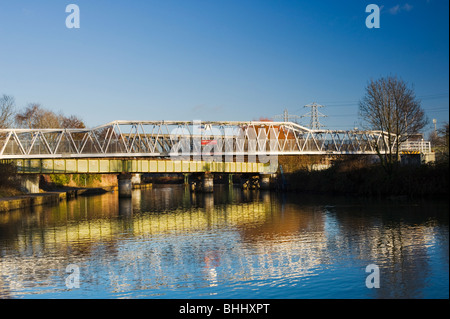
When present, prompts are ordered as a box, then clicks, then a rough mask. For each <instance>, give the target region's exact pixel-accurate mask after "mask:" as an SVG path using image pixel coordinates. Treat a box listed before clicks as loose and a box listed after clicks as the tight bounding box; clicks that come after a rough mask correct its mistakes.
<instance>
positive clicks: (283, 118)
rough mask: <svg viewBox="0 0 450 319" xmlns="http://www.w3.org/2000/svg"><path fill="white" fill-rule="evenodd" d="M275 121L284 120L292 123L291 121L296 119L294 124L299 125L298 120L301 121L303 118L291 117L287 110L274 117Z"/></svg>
mask: <svg viewBox="0 0 450 319" xmlns="http://www.w3.org/2000/svg"><path fill="white" fill-rule="evenodd" d="M273 118H274V119H282V120H283V122H290V121H291V119H294V120H293V121H292V122H294V123H297V122H296V119H301V118H302V117H301V116H298V115H289V112H288V110H287V109H284V111H283V114H278V115H275V116H274V117H273Z"/></svg>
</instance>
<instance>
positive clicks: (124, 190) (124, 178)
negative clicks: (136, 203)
mask: <svg viewBox="0 0 450 319" xmlns="http://www.w3.org/2000/svg"><path fill="white" fill-rule="evenodd" d="M117 178H118V186H119V197H123V198H131V191H132V184H131V174H128V173H122V174H119V175H118V176H117Z"/></svg>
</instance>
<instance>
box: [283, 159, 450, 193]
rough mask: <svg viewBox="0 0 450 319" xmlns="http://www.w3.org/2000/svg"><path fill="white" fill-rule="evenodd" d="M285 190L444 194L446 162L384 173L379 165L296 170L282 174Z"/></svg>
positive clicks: (447, 188)
mask: <svg viewBox="0 0 450 319" xmlns="http://www.w3.org/2000/svg"><path fill="white" fill-rule="evenodd" d="M286 182H287V190H288V191H292V192H307V193H319V194H345V195H355V196H374V197H398V196H404V197H409V198H412V197H447V196H448V192H449V167H448V165H447V164H441V165H422V166H418V167H415V166H400V167H398V168H397V169H396V170H395V171H394V172H393V173H392V174H391V175H388V174H387V173H386V172H385V171H384V170H383V168H382V167H380V166H379V165H361V166H360V167H348V166H346V165H333V166H332V167H330V168H329V169H326V170H321V171H314V170H299V171H296V172H294V173H291V174H286Z"/></svg>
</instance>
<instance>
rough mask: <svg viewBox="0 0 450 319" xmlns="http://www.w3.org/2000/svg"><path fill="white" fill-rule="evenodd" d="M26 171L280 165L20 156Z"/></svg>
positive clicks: (255, 169) (236, 169)
mask: <svg viewBox="0 0 450 319" xmlns="http://www.w3.org/2000/svg"><path fill="white" fill-rule="evenodd" d="M12 161H13V162H14V163H15V165H16V166H17V171H18V172H19V173H24V174H82V173H90V174H119V173H199V172H206V171H209V172H212V173H262V174H264V173H266V174H267V173H270V172H271V171H273V170H274V169H275V170H276V167H271V166H270V164H263V163H241V162H205V161H172V160H151V159H126V160H124V159H81V158H80V159H16V160H12Z"/></svg>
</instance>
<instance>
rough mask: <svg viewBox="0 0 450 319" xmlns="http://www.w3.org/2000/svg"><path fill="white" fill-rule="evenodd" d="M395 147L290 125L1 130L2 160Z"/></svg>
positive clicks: (125, 124)
mask: <svg viewBox="0 0 450 319" xmlns="http://www.w3.org/2000/svg"><path fill="white" fill-rule="evenodd" d="M395 141H396V136H395V135H388V134H386V133H385V132H382V131H359V130H353V131H345V130H311V129H308V128H305V127H303V126H300V125H298V124H295V123H291V122H261V121H250V122H218V121H215V122H211V121H210V122H200V121H114V122H110V123H107V124H105V125H101V126H98V127H94V128H92V129H13V128H11V129H1V130H0V159H14V158H21V159H26V158H59V157H69V158H70V157H72V158H83V157H85V158H89V157H90V158H96V157H103V158H110V157H111V158H112V157H160V158H165V157H166V158H167V157H177V156H192V157H195V156H197V157H198V156H202V155H205V154H208V155H210V154H213V155H214V156H250V155H306V154H376V153H377V150H378V151H379V152H380V153H386V152H387V151H388V147H391V150H392V149H393V147H395Z"/></svg>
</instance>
